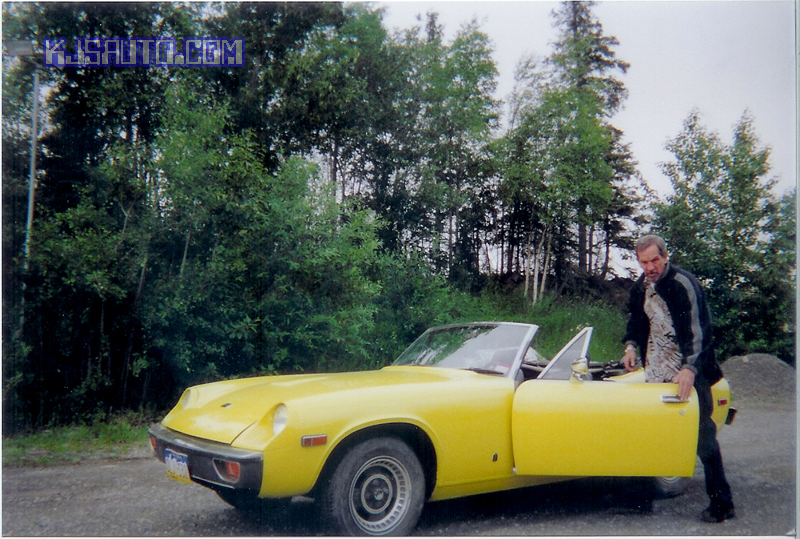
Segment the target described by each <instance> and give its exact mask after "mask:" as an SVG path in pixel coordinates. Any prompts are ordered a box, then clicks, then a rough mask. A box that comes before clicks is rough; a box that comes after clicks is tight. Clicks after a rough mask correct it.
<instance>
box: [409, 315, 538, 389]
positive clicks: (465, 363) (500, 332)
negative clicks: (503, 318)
mask: <svg viewBox="0 0 800 539" xmlns="http://www.w3.org/2000/svg"><path fill="white" fill-rule="evenodd" d="M536 329H537V327H536V326H533V325H528V324H511V323H507V324H502V323H481V324H463V325H455V326H443V327H438V328H432V329H429V330H428V331H426V332H425V333H423V334H422V336H421V337H420V338H419V339H417V340H416V341H414V343H413V344H412V345H411V346H409V347H408V349H406V351H405V352H403V353H402V354H401V355H400V357H399V358H397V361H395V362H394V364H395V365H427V366H431V367H445V368H451V369H470V370H474V371H477V372H484V373H486V374H499V375H503V376H506V375H509V373H511V372H512V369H513V370H517V369H518V368H519V365H515V364H514V362H515V360H516V359H517V356H518V355H520V354H519V352H520V350H521V348H522V347H526V348H527V346H528V345H529V343H530V341H531V340H532V339H533V335H534V333H535V332H536Z"/></svg>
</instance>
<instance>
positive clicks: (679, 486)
mask: <svg viewBox="0 0 800 539" xmlns="http://www.w3.org/2000/svg"><path fill="white" fill-rule="evenodd" d="M689 479H690V478H689V477H654V478H653V486H654V487H655V489H656V493H657V494H658V495H660V496H662V497H664V498H673V497H675V496H679V495H681V494H683V493H684V492H685V491H686V488H687V487H688V486H689Z"/></svg>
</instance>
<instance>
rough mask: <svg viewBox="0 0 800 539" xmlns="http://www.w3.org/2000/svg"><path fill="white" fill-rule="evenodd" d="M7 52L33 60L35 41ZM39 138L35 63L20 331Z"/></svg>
mask: <svg viewBox="0 0 800 539" xmlns="http://www.w3.org/2000/svg"><path fill="white" fill-rule="evenodd" d="M3 48H4V49H5V53H6V54H8V55H9V56H16V57H18V58H22V59H23V60H25V61H31V57H33V56H34V55H35V52H34V50H33V42H32V41H25V40H15V39H12V40H8V41H5V42H4V43H3ZM38 139H39V66H38V65H35V64H34V71H33V110H32V112H31V160H30V172H29V175H28V218H27V223H26V225H25V243H24V251H23V259H22V299H21V301H20V315H19V316H20V318H19V331H20V334H22V327H23V326H24V324H25V277H26V276H27V274H28V259H29V258H30V254H31V236H32V234H33V210H34V200H35V195H36V143H37V142H38Z"/></svg>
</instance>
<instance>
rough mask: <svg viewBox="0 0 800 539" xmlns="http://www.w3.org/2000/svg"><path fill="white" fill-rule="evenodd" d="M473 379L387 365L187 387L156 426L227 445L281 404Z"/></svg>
mask: <svg viewBox="0 0 800 539" xmlns="http://www.w3.org/2000/svg"><path fill="white" fill-rule="evenodd" d="M474 376H479V375H476V374H475V373H471V372H468V371H461V370H455V369H439V368H432V367H387V368H385V369H382V370H379V371H365V372H348V373H332V374H300V375H284V376H265V377H258V378H246V379H241V380H228V381H224V382H215V383H212V384H205V385H202V386H196V387H192V388H190V389H188V390H187V391H186V392H185V393H184V395H183V397H181V400H180V402H179V403H178V404H177V406H175V408H173V410H172V411H171V412H170V413H169V414H168V415H167V416H166V417H165V418H164V420H163V421H162V424H163V425H164V426H165V427H167V428H169V429H172V430H175V431H178V432H181V433H183V434H186V435H189V436H195V437H198V438H203V439H206V440H213V441H217V442H221V443H225V444H230V443H233V441H234V440H235V439H236V437H237V436H239V434H241V433H242V432H243V431H244V430H245V429H247V428H248V427H249V426H251V425H252V424H254V423H256V422H258V421H260V420H261V419H263V418H264V417H265V416H266V415H267V414H271V413H272V412H273V411H274V410H275V408H276V407H277V406H278V405H279V404H281V403H289V402H291V401H295V400H298V399H305V398H315V397H321V396H325V395H329V394H334V393H341V392H345V391H355V392H359V391H363V390H369V391H372V390H375V389H376V388H380V387H386V386H392V387H394V388H401V387H405V386H408V385H418V384H427V383H441V382H444V381H448V380H452V379H458V378H465V377H474Z"/></svg>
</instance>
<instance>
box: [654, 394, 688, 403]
mask: <svg viewBox="0 0 800 539" xmlns="http://www.w3.org/2000/svg"><path fill="white" fill-rule="evenodd" d="M661 402H663V403H665V404H683V403H684V402H689V400H688V399H687V400H685V401H684V400H681V398H680V397H679V396H677V395H661Z"/></svg>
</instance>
